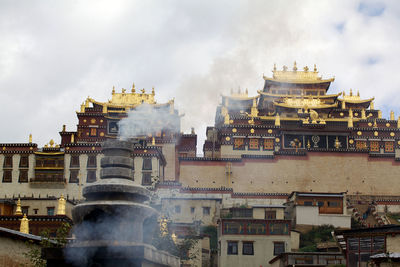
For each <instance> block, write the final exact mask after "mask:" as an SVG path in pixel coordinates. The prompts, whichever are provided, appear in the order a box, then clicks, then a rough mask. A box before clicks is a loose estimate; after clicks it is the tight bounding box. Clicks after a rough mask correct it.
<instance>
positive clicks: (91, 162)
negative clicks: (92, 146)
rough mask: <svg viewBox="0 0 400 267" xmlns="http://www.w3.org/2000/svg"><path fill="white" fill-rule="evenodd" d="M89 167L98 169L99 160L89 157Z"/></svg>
mask: <svg viewBox="0 0 400 267" xmlns="http://www.w3.org/2000/svg"><path fill="white" fill-rule="evenodd" d="M87 167H88V168H96V167H97V160H96V156H95V155H94V156H88V162H87Z"/></svg>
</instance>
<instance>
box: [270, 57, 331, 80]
mask: <svg viewBox="0 0 400 267" xmlns="http://www.w3.org/2000/svg"><path fill="white" fill-rule="evenodd" d="M272 73H273V74H272V78H269V77H266V76H264V80H269V81H275V82H284V83H302V84H308V83H326V82H333V81H334V80H335V78H331V79H326V80H324V79H322V77H321V76H318V71H317V67H316V66H315V65H314V71H309V69H308V67H307V66H305V67H304V68H303V71H298V70H297V64H296V62H294V66H293V70H292V71H290V70H288V68H287V67H286V66H283V69H282V70H277V69H276V65H274V70H273V71H272Z"/></svg>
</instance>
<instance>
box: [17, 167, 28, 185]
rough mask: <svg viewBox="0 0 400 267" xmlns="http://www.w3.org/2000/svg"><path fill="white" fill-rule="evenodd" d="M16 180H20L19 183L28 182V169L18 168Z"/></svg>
mask: <svg viewBox="0 0 400 267" xmlns="http://www.w3.org/2000/svg"><path fill="white" fill-rule="evenodd" d="M18 182H20V183H27V182H28V170H20V171H19V179H18Z"/></svg>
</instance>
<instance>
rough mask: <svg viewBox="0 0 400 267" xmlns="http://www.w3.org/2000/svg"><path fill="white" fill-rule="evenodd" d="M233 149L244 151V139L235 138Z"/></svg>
mask: <svg viewBox="0 0 400 267" xmlns="http://www.w3.org/2000/svg"><path fill="white" fill-rule="evenodd" d="M233 149H244V139H243V138H235V139H234V144H233Z"/></svg>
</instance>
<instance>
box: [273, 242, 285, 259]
mask: <svg viewBox="0 0 400 267" xmlns="http://www.w3.org/2000/svg"><path fill="white" fill-rule="evenodd" d="M284 252H285V243H284V242H274V256H276V255H279V254H281V253H284Z"/></svg>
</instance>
